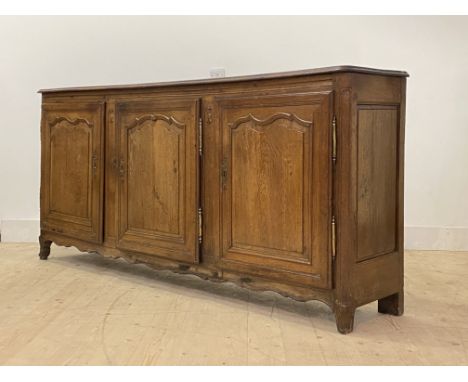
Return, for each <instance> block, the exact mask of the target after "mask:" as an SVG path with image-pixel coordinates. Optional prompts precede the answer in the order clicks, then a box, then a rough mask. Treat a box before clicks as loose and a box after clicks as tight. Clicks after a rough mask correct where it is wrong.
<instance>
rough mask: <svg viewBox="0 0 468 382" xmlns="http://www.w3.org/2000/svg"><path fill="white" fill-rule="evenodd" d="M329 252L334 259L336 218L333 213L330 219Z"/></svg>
mask: <svg viewBox="0 0 468 382" xmlns="http://www.w3.org/2000/svg"><path fill="white" fill-rule="evenodd" d="M331 254H332V259H333V260H335V257H336V219H335V215H333V216H332V219H331Z"/></svg>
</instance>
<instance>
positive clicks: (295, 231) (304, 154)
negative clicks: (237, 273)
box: [218, 93, 332, 287]
mask: <svg viewBox="0 0 468 382" xmlns="http://www.w3.org/2000/svg"><path fill="white" fill-rule="evenodd" d="M218 100H219V101H218V114H219V115H218V117H219V121H220V123H221V129H222V139H223V144H222V159H221V160H222V171H221V173H222V179H221V183H222V184H221V189H222V194H223V195H222V243H223V246H222V248H223V250H222V254H221V257H222V259H221V261H222V263H224V264H225V265H226V266H227V267H233V266H236V264H237V266H242V265H246V264H247V265H248V267H249V268H250V269H255V268H256V269H261V270H262V274H264V275H270V276H271V277H274V278H279V279H282V280H285V279H288V278H291V280H295V281H297V280H301V282H303V283H306V284H310V285H315V286H320V287H328V286H329V281H330V277H329V274H330V257H331V256H330V252H329V244H330V231H329V228H330V219H331V214H330V210H331V158H330V146H331V139H330V137H331V134H330V126H331V118H332V116H331V112H330V106H331V94H330V93H327V94H323V93H319V94H317V93H315V94H313V93H312V94H291V95H280V96H270V97H268V96H260V97H252V96H251V97H245V98H244V97H239V98H219V99H218ZM249 268H243V269H249Z"/></svg>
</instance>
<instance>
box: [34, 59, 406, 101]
mask: <svg viewBox="0 0 468 382" xmlns="http://www.w3.org/2000/svg"><path fill="white" fill-rule="evenodd" d="M335 73H363V74H374V75H382V76H393V77H408V76H409V74H408V73H407V72H405V71H400V70H385V69H375V68H367V67H362V66H352V65H342V66H330V67H324V68H316V69H303V70H296V71H289V72H277V73H264V74H254V75H246V76H234V77H222V78H205V79H195V80H185V81H165V82H153V83H144V84H126V85H107V86H79V87H64V88H50V89H40V90H39V91H38V92H39V93H43V94H44V93H59V92H79V91H102V90H125V89H147V88H158V87H167V86H184V85H204V84H220V83H232V82H244V81H255V80H265V79H276V78H293V77H303V76H310V75H320V74H335Z"/></svg>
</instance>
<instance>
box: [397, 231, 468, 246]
mask: <svg viewBox="0 0 468 382" xmlns="http://www.w3.org/2000/svg"><path fill="white" fill-rule="evenodd" d="M405 249H407V250H411V249H414V250H429V251H468V227H421V226H413V227H411V226H407V227H405Z"/></svg>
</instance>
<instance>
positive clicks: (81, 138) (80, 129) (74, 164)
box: [49, 121, 92, 219]
mask: <svg viewBox="0 0 468 382" xmlns="http://www.w3.org/2000/svg"><path fill="white" fill-rule="evenodd" d="M91 139H92V137H91V127H90V126H89V125H88V124H86V123H85V122H81V123H76V124H71V123H69V122H68V121H64V122H63V123H58V124H54V125H51V127H50V179H49V187H50V208H49V211H50V212H55V213H61V214H63V215H69V216H75V217H81V218H85V219H86V218H88V217H89V216H90V213H91V211H90V208H91V204H90V203H89V201H90V198H89V197H90V196H91V195H90V192H89V190H90V188H91V187H90V186H91V181H92V179H91V176H90V175H91V172H90V167H91V161H90V160H89V159H90V157H91V156H92V147H91Z"/></svg>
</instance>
